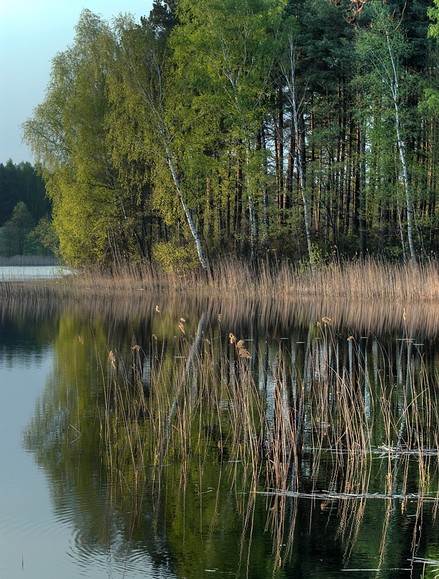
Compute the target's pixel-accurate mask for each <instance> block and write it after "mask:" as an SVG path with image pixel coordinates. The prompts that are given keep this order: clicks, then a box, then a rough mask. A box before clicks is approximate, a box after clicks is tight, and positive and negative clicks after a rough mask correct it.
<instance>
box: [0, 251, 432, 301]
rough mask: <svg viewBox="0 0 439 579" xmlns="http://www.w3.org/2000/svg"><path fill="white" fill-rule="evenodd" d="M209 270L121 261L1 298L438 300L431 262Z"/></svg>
mask: <svg viewBox="0 0 439 579" xmlns="http://www.w3.org/2000/svg"><path fill="white" fill-rule="evenodd" d="M211 271H212V273H211V274H210V275H206V273H205V272H200V271H193V272H181V273H179V272H178V271H174V272H166V271H163V270H160V269H158V268H156V267H154V266H152V265H150V264H142V265H129V264H127V265H124V266H119V267H118V268H117V269H114V270H112V271H102V270H93V269H87V270H82V271H80V272H77V273H76V274H74V275H67V276H64V277H62V278H61V279H57V280H52V281H38V280H36V281H29V282H25V283H23V282H3V283H0V297H8V296H9V295H11V294H13V293H20V294H21V293H26V292H29V293H32V294H38V293H42V294H44V295H47V294H50V295H55V294H58V295H61V296H65V295H69V296H82V295H91V294H99V295H119V296H120V295H124V296H136V295H139V294H140V295H141V294H142V293H148V294H163V293H168V294H180V295H181V294H186V295H192V296H199V297H202V296H211V297H212V296H216V297H219V296H221V297H222V298H223V299H225V298H226V297H227V296H228V297H229V299H236V298H237V297H244V296H246V297H248V298H275V299H280V298H296V299H297V298H314V299H315V298H317V299H327V298H329V299H334V298H338V299H349V300H366V301H370V300H387V301H389V302H394V301H398V302H408V303H413V302H419V301H422V302H423V303H428V302H437V301H438V300H439V266H438V263H437V261H435V260H429V261H427V262H425V263H422V264H418V265H414V264H408V265H398V264H390V263H386V262H382V261H379V260H373V259H369V260H366V261H349V262H340V263H330V264H324V263H322V264H320V265H319V266H316V267H314V268H313V269H312V270H311V269H310V268H309V267H306V266H304V265H300V266H298V265H296V264H292V263H290V262H289V261H283V262H274V263H272V262H268V261H262V262H260V263H259V264H257V265H256V266H252V265H251V264H249V263H246V262H243V261H237V260H236V259H226V258H223V259H220V260H218V261H217V262H216V263H215V264H213V265H212V269H211Z"/></svg>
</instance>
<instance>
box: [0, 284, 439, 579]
mask: <svg viewBox="0 0 439 579" xmlns="http://www.w3.org/2000/svg"><path fill="white" fill-rule="evenodd" d="M143 293H144V294H145V295H142V296H131V297H129V298H127V299H125V300H124V299H120V297H119V298H114V299H113V298H111V297H108V296H107V297H106V298H105V300H103V299H99V298H98V297H97V296H94V297H93V296H89V297H88V298H84V299H81V300H80V299H78V298H76V299H71V300H69V299H67V298H64V299H61V298H60V299H58V300H56V299H55V300H51V301H50V302H47V301H45V300H37V299H35V297H33V298H32V299H29V300H28V301H27V300H25V299H23V298H22V297H21V298H20V299H17V300H14V299H13V298H10V299H8V300H7V301H3V302H2V303H1V304H0V312H1V315H0V412H1V421H0V424H1V428H2V437H1V439H0V453H1V457H2V474H1V478H0V491H1V492H0V501H1V508H0V535H1V555H0V576H1V577H8V578H9V579H14V578H15V577H31V578H32V579H39V578H40V577H41V578H44V579H45V578H47V577H63V579H68V578H70V577H71V578H73V577H75V578H77V577H82V576H83V577H93V578H100V577H112V578H122V577H127V578H128V577H129V578H133V579H136V578H140V577H142V578H145V577H148V578H149V577H151V578H201V577H212V576H213V577H215V576H218V577H223V576H226V577H249V578H256V579H257V578H259V577H260V578H266V577H276V578H289V577H294V578H296V577H298V578H301V577H303V578H309V577H322V578H339V577H344V578H345V577H355V578H357V577H380V578H381V577H386V578H391V577H392V578H393V577H421V576H425V577H435V576H436V575H437V574H438V572H439V526H438V524H437V523H438V522H437V510H438V506H439V484H438V483H439V477H438V461H437V455H438V448H439V412H438V409H439V406H438V400H437V396H438V389H437V385H438V380H437V376H438V374H437V371H438V360H439V340H438V333H437V330H438V328H439V320H438V312H437V311H436V310H437V308H434V307H429V308H427V307H423V306H422V305H419V304H418V305H411V306H410V305H405V306H404V307H402V306H397V305H393V304H389V303H375V304H359V303H356V304H347V303H344V304H338V303H335V302H333V303H331V304H325V303H316V302H304V301H302V302H291V301H290V302H287V301H282V300H279V301H277V302H258V301H250V300H238V299H234V298H233V297H229V298H228V299H226V298H227V297H225V299H224V300H221V301H215V300H201V299H199V300H197V299H194V300H190V299H186V298H184V297H182V296H177V297H175V298H173V299H171V298H165V297H164V296H147V295H146V293H147V292H143ZM423 574H424V575H423Z"/></svg>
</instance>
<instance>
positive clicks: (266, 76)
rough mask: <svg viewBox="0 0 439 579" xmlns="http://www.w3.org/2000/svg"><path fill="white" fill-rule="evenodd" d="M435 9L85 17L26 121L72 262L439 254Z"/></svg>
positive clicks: (396, 6)
mask: <svg viewBox="0 0 439 579" xmlns="http://www.w3.org/2000/svg"><path fill="white" fill-rule="evenodd" d="M438 13H439V2H438V0H414V1H413V2H406V1H405V0H388V1H387V2H383V1H382V0H361V1H360V0H355V1H352V0H289V1H288V0H178V1H177V0H168V1H165V0H156V1H155V2H154V5H153V9H152V11H151V13H150V15H149V16H148V17H146V18H142V19H141V22H140V23H136V22H135V21H133V19H132V18H130V17H129V16H120V17H118V18H117V19H115V20H114V21H113V23H112V24H111V25H110V24H108V23H106V22H104V21H102V20H101V19H100V18H98V17H97V16H96V15H94V14H92V13H91V12H89V11H87V10H85V11H83V13H82V15H81V18H80V20H79V22H78V24H77V27H76V38H75V42H74V44H73V45H72V46H71V47H70V48H69V49H67V50H66V51H65V52H63V53H60V54H58V55H57V56H56V57H55V58H54V60H53V67H52V77H51V81H50V84H49V87H48V91H47V96H46V99H45V101H44V102H43V103H42V104H41V105H39V107H37V109H36V110H35V113H34V116H33V118H32V119H30V120H29V121H28V122H27V123H26V124H25V137H26V139H27V141H28V143H29V144H30V145H31V147H32V149H33V152H34V154H35V156H36V159H37V160H38V162H39V163H40V166H41V170H42V175H43V177H44V180H45V183H46V188H47V190H48V193H49V196H50V199H51V201H52V203H53V223H54V226H55V229H56V231H57V234H58V236H59V242H60V251H61V255H62V256H63V257H64V259H65V260H66V261H67V262H68V263H71V264H96V263H98V264H108V263H114V262H116V263H118V262H126V261H130V262H135V261H137V260H145V259H146V260H154V261H158V262H160V263H162V264H163V265H165V266H172V265H173V264H174V265H175V264H177V266H178V267H180V268H183V267H186V266H191V265H194V264H196V263H197V262H199V263H200V264H201V265H202V266H203V267H204V268H207V267H208V263H209V261H211V262H212V261H213V260H214V258H215V256H217V255H219V254H222V255H224V254H230V255H234V256H237V257H239V258H244V259H248V260H255V261H256V260H257V259H258V258H260V257H263V258H266V256H276V258H277V257H288V258H290V259H292V260H295V261H298V260H301V261H303V262H308V263H310V264H311V265H312V264H316V263H318V261H319V260H322V259H328V258H331V257H333V256H334V255H336V256H346V257H352V256H354V255H356V256H360V257H365V256H366V255H377V256H382V257H386V258H390V259H397V260H400V261H402V260H404V261H409V260H413V261H419V260H421V259H423V258H425V257H427V256H429V255H431V253H432V252H436V251H437V250H438V243H439V237H438V218H439V214H438V195H439V183H438V169H439V158H438V157H439V142H438V140H439V133H438V129H439V125H438V111H439V85H438V83H439V80H438V79H439V76H438V74H437V73H438V63H439V60H438V45H437V36H438V25H437V19H438Z"/></svg>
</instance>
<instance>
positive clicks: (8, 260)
mask: <svg viewBox="0 0 439 579" xmlns="http://www.w3.org/2000/svg"><path fill="white" fill-rule="evenodd" d="M26 265H32V266H45V265H61V264H60V263H59V260H58V259H57V258H56V257H55V256H43V255H13V256H12V257H0V267H2V266H9V267H14V266H19V267H20V266H26Z"/></svg>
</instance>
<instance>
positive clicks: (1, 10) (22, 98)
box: [0, 0, 153, 164]
mask: <svg viewBox="0 0 439 579" xmlns="http://www.w3.org/2000/svg"><path fill="white" fill-rule="evenodd" d="M152 2H153V0H125V1H124V0H67V1H65V2H63V1H60V0H0V55H1V59H2V60H1V64H0V163H3V164H4V163H6V162H7V161H8V160H9V159H12V161H13V162H14V163H15V164H18V163H20V162H21V161H29V162H30V163H33V162H34V159H33V157H32V155H31V152H30V151H29V149H28V147H27V146H26V144H24V143H23V142H22V129H21V125H22V123H24V122H25V121H26V120H27V119H28V118H30V117H31V116H32V112H33V110H34V108H35V107H36V106H37V105H38V104H40V103H41V102H42V101H43V100H44V97H45V93H46V87H47V85H48V82H49V79H50V71H51V66H52V59H53V57H54V56H55V55H56V54H57V53H58V52H62V51H63V50H65V49H66V48H67V47H68V46H69V45H71V44H72V43H73V39H74V35H75V26H76V24H77V22H78V20H79V16H80V14H81V11H82V10H83V9H84V8H88V9H89V10H91V11H92V12H94V13H95V14H98V15H100V16H101V17H102V18H103V19H104V20H108V21H111V19H112V18H113V17H115V16H118V15H119V14H121V13H127V12H128V13H130V14H133V16H134V17H135V18H136V20H140V17H141V16H148V15H149V12H150V10H151V7H152Z"/></svg>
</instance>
